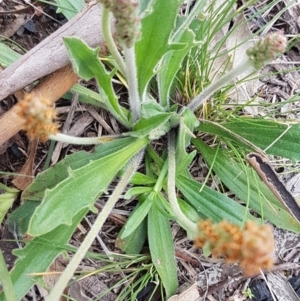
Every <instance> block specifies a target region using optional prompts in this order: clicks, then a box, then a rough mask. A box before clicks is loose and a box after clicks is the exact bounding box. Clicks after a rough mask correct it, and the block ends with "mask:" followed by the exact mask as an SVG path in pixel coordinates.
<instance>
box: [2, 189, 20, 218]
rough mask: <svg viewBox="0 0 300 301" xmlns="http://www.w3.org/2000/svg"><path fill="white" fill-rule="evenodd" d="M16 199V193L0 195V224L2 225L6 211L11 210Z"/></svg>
mask: <svg viewBox="0 0 300 301" xmlns="http://www.w3.org/2000/svg"><path fill="white" fill-rule="evenodd" d="M16 197H17V193H12V192H6V193H3V194H0V223H2V221H3V218H4V216H5V215H6V213H7V211H8V210H9V209H10V208H11V206H12V204H13V202H14V200H15V199H16Z"/></svg>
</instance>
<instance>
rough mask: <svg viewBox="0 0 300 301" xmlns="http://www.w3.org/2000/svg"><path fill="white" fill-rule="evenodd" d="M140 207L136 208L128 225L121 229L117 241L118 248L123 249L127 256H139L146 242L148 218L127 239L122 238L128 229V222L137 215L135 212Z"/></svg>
mask: <svg viewBox="0 0 300 301" xmlns="http://www.w3.org/2000/svg"><path fill="white" fill-rule="evenodd" d="M138 208H139V205H137V206H136V208H135V209H134V211H133V212H132V214H131V215H130V217H129V218H128V220H127V222H126V224H125V225H124V227H123V228H122V229H121V231H120V233H119V234H118V237H117V239H116V247H117V248H119V249H121V250H122V251H123V252H125V253H126V254H139V253H140V252H141V250H142V247H143V245H144V243H145V241H146V237H147V218H144V219H143V220H142V221H141V223H140V224H139V225H138V226H137V228H136V229H135V230H134V231H132V233H131V234H129V235H128V236H127V237H125V238H121V237H122V236H123V233H124V231H125V227H127V223H128V221H129V220H130V219H131V216H132V215H133V214H135V211H136V210H138Z"/></svg>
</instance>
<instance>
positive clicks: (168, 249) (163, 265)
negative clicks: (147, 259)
mask: <svg viewBox="0 0 300 301" xmlns="http://www.w3.org/2000/svg"><path fill="white" fill-rule="evenodd" d="M156 201H157V202H159V199H158V198H157V199H156ZM148 240H149V247H150V253H151V257H152V262H153V264H154V266H155V268H156V270H157V272H158V274H159V277H160V278H161V281H162V283H163V286H164V288H165V291H166V295H167V298H169V297H171V296H172V295H173V294H174V293H175V292H176V290H177V287H178V280H177V263H176V259H175V249H174V242H173V238H172V232H171V229H170V225H169V220H168V218H166V217H165V216H164V215H163V214H161V213H160V211H159V210H158V209H157V207H156V206H152V207H151V209H150V211H149V214H148Z"/></svg>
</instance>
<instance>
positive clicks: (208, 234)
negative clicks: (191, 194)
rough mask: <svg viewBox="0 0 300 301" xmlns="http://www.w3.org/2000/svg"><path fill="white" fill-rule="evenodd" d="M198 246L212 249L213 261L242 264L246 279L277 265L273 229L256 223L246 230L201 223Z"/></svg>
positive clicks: (231, 225)
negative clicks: (273, 256) (217, 259)
mask: <svg viewBox="0 0 300 301" xmlns="http://www.w3.org/2000/svg"><path fill="white" fill-rule="evenodd" d="M195 245H196V246H197V247H200V248H203V247H204V246H205V247H209V250H210V251H211V253H212V256H213V257H219V256H222V257H224V258H225V260H226V262H227V263H233V262H239V264H240V266H241V267H242V268H243V269H244V274H245V275H246V276H251V275H254V274H257V273H259V272H260V269H270V268H271V267H272V265H273V260H272V254H273V252H274V239H273V235H272V230H271V227H269V226H266V225H263V226H259V225H257V224H255V223H254V222H252V221H249V222H247V223H246V225H245V227H244V229H241V228H239V227H238V226H237V225H234V224H231V223H229V222H227V221H222V222H220V223H218V224H213V223H212V221H211V220H206V221H200V222H199V236H198V237H197V238H196V239H195Z"/></svg>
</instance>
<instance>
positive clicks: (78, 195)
mask: <svg viewBox="0 0 300 301" xmlns="http://www.w3.org/2000/svg"><path fill="white" fill-rule="evenodd" d="M147 143H148V140H147V139H139V140H138V141H136V142H134V143H132V144H131V145H129V146H127V147H124V148H123V149H122V150H120V151H117V152H115V153H113V154H110V155H107V156H105V157H103V158H100V159H98V160H94V161H90V162H89V163H88V164H86V165H85V166H83V167H81V168H77V169H75V170H73V169H72V168H71V167H68V175H69V176H68V178H66V179H64V180H63V181H62V182H60V183H59V184H57V185H56V186H55V187H54V188H51V189H47V190H46V192H45V197H44V200H43V202H42V204H41V205H40V206H39V207H38V208H37V209H36V210H35V213H34V215H33V216H32V219H31V222H30V225H29V230H28V233H29V234H30V235H31V236H39V235H42V234H45V233H47V232H49V231H51V230H53V229H55V228H56V227H58V226H59V225H61V224H70V223H71V222H72V218H73V216H74V215H76V214H77V213H78V212H79V211H81V210H82V209H83V208H89V209H91V208H92V206H93V203H94V202H95V200H96V199H97V197H99V195H100V194H101V193H102V192H104V191H105V190H106V189H107V186H108V185H109V184H110V182H111V181H112V180H113V178H114V177H115V175H116V174H117V172H118V171H119V170H120V169H121V168H122V167H124V165H125V164H126V163H127V162H128V160H129V159H131V158H132V157H133V156H134V155H135V154H136V153H137V152H138V151H140V150H141V149H142V148H143V147H145V146H146V144H147Z"/></svg>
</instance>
